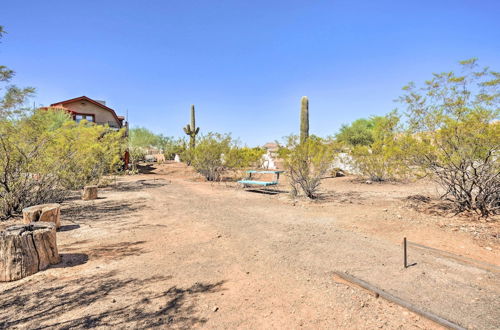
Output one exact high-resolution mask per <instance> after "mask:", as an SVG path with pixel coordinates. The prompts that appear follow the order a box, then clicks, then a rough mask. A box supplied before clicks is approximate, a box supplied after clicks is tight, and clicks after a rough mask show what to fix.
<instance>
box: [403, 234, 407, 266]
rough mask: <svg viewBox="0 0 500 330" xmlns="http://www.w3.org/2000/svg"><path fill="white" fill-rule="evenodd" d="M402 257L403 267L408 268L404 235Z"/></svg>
mask: <svg viewBox="0 0 500 330" xmlns="http://www.w3.org/2000/svg"><path fill="white" fill-rule="evenodd" d="M403 259H404V266H405V268H408V259H407V255H406V237H405V238H403Z"/></svg>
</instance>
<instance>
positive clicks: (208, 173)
mask: <svg viewBox="0 0 500 330" xmlns="http://www.w3.org/2000/svg"><path fill="white" fill-rule="evenodd" d="M234 147H235V143H234V141H233V139H232V138H231V135H229V134H219V133H208V134H206V135H203V136H201V137H200V138H199V139H198V141H197V144H196V147H195V148H194V149H192V148H190V149H188V152H189V154H190V155H189V157H191V165H192V166H193V167H194V168H195V170H196V171H197V172H198V173H200V174H201V175H203V176H204V177H205V178H206V179H207V180H208V181H218V180H219V179H220V177H221V174H222V173H223V172H224V170H225V168H226V166H230V164H227V163H226V162H225V158H226V155H228V154H229V153H230V151H231V149H232V148H234ZM184 157H186V156H184Z"/></svg>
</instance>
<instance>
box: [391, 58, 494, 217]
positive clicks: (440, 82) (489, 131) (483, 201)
mask: <svg viewBox="0 0 500 330" xmlns="http://www.w3.org/2000/svg"><path fill="white" fill-rule="evenodd" d="M460 64H461V66H462V69H463V72H462V73H461V74H456V73H454V72H443V73H436V74H434V76H433V77H432V79H430V80H428V81H426V82H425V84H424V85H423V86H422V87H420V88H418V87H416V85H415V84H414V83H410V84H409V85H408V86H406V87H405V88H404V90H405V94H404V95H403V96H402V97H401V98H400V101H401V102H402V103H403V104H404V105H406V108H407V115H408V119H409V134H410V136H411V137H412V138H413V143H412V144H411V146H412V147H411V148H408V150H411V151H412V152H408V154H409V155H411V156H412V162H413V164H414V165H416V166H418V167H420V168H422V169H423V170H425V171H426V172H427V173H429V174H430V175H432V177H433V178H434V179H435V180H436V181H437V182H438V183H439V184H440V185H441V187H442V188H443V190H444V193H443V195H442V198H444V199H446V200H449V201H451V202H453V203H454V205H455V206H456V208H457V211H458V212H461V211H475V212H477V213H478V214H480V215H481V216H484V217H487V216H490V215H492V214H498V213H500V122H499V119H500V118H499V115H500V107H499V104H500V92H499V87H500V73H499V72H496V71H493V70H491V69H489V68H481V69H480V68H479V67H478V65H477V61H476V59H471V60H467V61H462V62H460Z"/></svg>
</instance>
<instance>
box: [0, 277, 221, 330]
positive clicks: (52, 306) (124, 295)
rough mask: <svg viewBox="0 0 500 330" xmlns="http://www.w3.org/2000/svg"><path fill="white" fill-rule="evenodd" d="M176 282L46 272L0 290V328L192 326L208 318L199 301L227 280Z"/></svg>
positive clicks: (217, 290)
mask: <svg viewBox="0 0 500 330" xmlns="http://www.w3.org/2000/svg"><path fill="white" fill-rule="evenodd" d="M171 282H172V277H171V276H154V277H150V278H146V279H137V278H128V279H122V278H119V277H118V276H117V273H115V272H109V273H104V274H96V275H92V276H88V277H82V278H76V279H71V280H66V281H64V280H59V279H53V280H51V281H47V279H46V278H43V277H40V278H38V279H36V280H30V281H27V282H24V283H22V284H20V285H17V286H15V287H12V288H10V289H6V290H3V291H2V292H1V293H0V310H1V311H2V313H0V328H2V329H3V328H10V327H21V328H25V327H27V328H37V329H45V328H58V329H70V328H91V327H119V328H129V327H132V328H146V327H159V326H163V327H179V328H190V327H193V326H197V325H202V324H204V323H206V322H207V321H208V319H207V318H206V317H203V316H202V315H200V314H202V313H203V310H202V309H201V308H200V307H199V306H198V304H197V301H198V300H199V299H200V297H201V296H202V295H206V294H211V293H215V292H220V291H222V290H223V288H222V286H223V284H224V281H220V282H216V283H194V284H193V285H191V286H189V287H177V286H175V285H172V283H171ZM162 287H164V289H161V288H162ZM205 314H206V313H205Z"/></svg>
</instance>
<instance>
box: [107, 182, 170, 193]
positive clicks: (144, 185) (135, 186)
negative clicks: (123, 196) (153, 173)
mask: <svg viewBox="0 0 500 330" xmlns="http://www.w3.org/2000/svg"><path fill="white" fill-rule="evenodd" d="M168 183H169V182H168V181H166V180H165V179H150V180H138V181H134V182H120V183H119V184H117V185H116V186H111V187H110V189H111V190H113V191H125V192H132V191H141V190H144V189H150V188H159V187H163V186H166V185H167V184H168Z"/></svg>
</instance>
